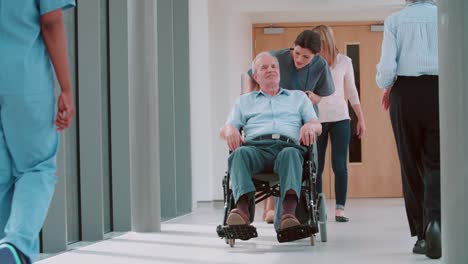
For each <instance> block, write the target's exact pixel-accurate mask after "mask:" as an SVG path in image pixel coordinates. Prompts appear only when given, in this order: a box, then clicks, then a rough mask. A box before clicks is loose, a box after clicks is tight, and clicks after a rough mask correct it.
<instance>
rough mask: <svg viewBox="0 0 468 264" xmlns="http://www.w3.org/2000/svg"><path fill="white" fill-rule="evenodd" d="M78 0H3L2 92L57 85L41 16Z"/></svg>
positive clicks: (0, 34) (0, 23)
mask: <svg viewBox="0 0 468 264" xmlns="http://www.w3.org/2000/svg"><path fill="white" fill-rule="evenodd" d="M73 6H75V0H0V95H6V94H25V93H40V92H44V91H51V89H52V90H53V89H54V77H53V70H52V66H51V63H50V60H49V55H48V53H47V49H46V46H45V44H44V40H43V38H42V35H41V26H40V16H42V15H44V14H46V13H49V12H51V11H54V10H56V9H59V8H62V9H67V8H70V7H73Z"/></svg>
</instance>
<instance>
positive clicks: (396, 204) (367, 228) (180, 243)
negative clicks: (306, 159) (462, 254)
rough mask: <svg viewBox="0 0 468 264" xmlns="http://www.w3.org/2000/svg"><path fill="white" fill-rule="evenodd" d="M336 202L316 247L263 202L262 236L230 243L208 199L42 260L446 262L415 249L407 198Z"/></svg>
mask: <svg viewBox="0 0 468 264" xmlns="http://www.w3.org/2000/svg"><path fill="white" fill-rule="evenodd" d="M333 205H334V200H328V201H327V207H328V213H329V221H328V223H327V227H328V242H326V243H322V242H320V239H319V238H317V242H316V245H315V246H314V247H311V246H310V245H309V240H307V239H304V240H300V241H296V242H292V243H285V244H279V243H278V242H277V240H276V233H275V232H274V230H273V226H272V225H267V224H265V223H262V222H261V221H260V216H261V215H262V211H261V208H258V210H257V212H256V215H257V219H256V221H255V222H254V225H255V226H256V227H257V231H258V235H259V237H258V238H255V239H251V240H249V241H236V245H235V248H229V246H228V245H226V244H225V242H224V240H221V239H219V238H218V237H217V235H216V231H215V230H216V226H217V225H218V224H220V223H221V220H222V208H221V205H220V204H219V203H215V204H213V203H202V204H199V206H198V208H197V210H196V211H195V212H194V213H192V214H190V215H186V216H182V217H179V218H177V219H173V220H170V221H167V222H164V223H163V224H162V232H161V233H145V234H143V233H133V232H131V233H126V234H123V235H121V236H118V237H115V238H112V239H109V240H105V241H102V242H98V243H95V244H91V245H88V246H84V247H81V248H79V249H75V250H71V251H68V252H65V253H62V254H59V255H56V256H52V257H48V258H46V259H43V260H42V261H39V262H38V263H40V264H58V263H67V264H75V263H106V264H114V263H115V264H120V263H122V264H129V263H131V264H146V263H148V264H149V263H200V264H202V263H206V264H211V263H229V264H239V263H258V264H260V263H269V264H273V263H282V264H286V263H320V264H331V263H346V264H354V263H355V264H358V263H359V264H375V263H379V264H387V263H388V264H394V263H398V264H409V263H434V264H439V263H441V261H440V260H430V259H428V258H426V257H425V256H424V255H414V254H412V253H411V250H412V247H413V244H414V242H415V239H414V238H411V237H410V236H409V229H408V225H407V222H406V221H407V220H406V216H405V212H404V206H403V200H402V199H352V200H349V201H348V204H347V209H346V212H347V215H348V216H349V217H350V222H349V223H336V222H335V221H334V217H333V213H334V206H333Z"/></svg>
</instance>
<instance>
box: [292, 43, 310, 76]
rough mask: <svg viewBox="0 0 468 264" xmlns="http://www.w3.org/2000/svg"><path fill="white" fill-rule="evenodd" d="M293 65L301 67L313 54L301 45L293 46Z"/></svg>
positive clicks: (308, 61)
mask: <svg viewBox="0 0 468 264" xmlns="http://www.w3.org/2000/svg"><path fill="white" fill-rule="evenodd" d="M292 55H293V59H294V65H295V66H296V69H298V70H299V69H302V68H304V67H305V66H306V65H307V64H309V63H310V62H311V61H312V59H313V58H314V54H313V53H312V51H311V50H310V49H306V48H303V47H301V46H295V47H294V49H293V51H292Z"/></svg>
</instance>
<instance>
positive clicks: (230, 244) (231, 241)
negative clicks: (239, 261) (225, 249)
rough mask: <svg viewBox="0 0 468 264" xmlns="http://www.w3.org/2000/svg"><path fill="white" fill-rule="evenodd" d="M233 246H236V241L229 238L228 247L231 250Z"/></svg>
mask: <svg viewBox="0 0 468 264" xmlns="http://www.w3.org/2000/svg"><path fill="white" fill-rule="evenodd" d="M235 244H236V240H235V239H233V238H230V239H229V247H231V248H233V247H234V245H235Z"/></svg>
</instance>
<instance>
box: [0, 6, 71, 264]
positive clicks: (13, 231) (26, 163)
mask: <svg viewBox="0 0 468 264" xmlns="http://www.w3.org/2000/svg"><path fill="white" fill-rule="evenodd" d="M74 5H75V1H74V0H20V1H18V0H1V1H0V243H11V244H13V245H15V246H16V247H17V248H18V249H20V250H21V251H22V252H23V253H24V254H25V255H26V256H27V257H29V259H30V260H31V261H32V262H33V261H34V260H35V258H36V257H37V254H38V249H39V248H38V235H39V232H40V230H41V228H42V225H43V223H44V220H45V217H46V215H47V211H48V208H49V204H50V200H51V199H52V195H53V192H54V188H55V183H56V181H57V176H56V175H55V173H56V168H57V166H56V155H57V149H58V141H59V136H58V133H57V131H56V127H55V126H54V124H53V122H54V119H55V115H56V111H55V102H56V101H55V96H54V77H53V70H52V65H51V62H50V59H49V55H48V52H47V49H46V46H45V43H44V40H43V38H42V35H41V28H40V16H41V15H44V14H46V13H48V12H51V11H54V10H57V9H60V8H62V9H66V8H70V7H73V6H74Z"/></svg>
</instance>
